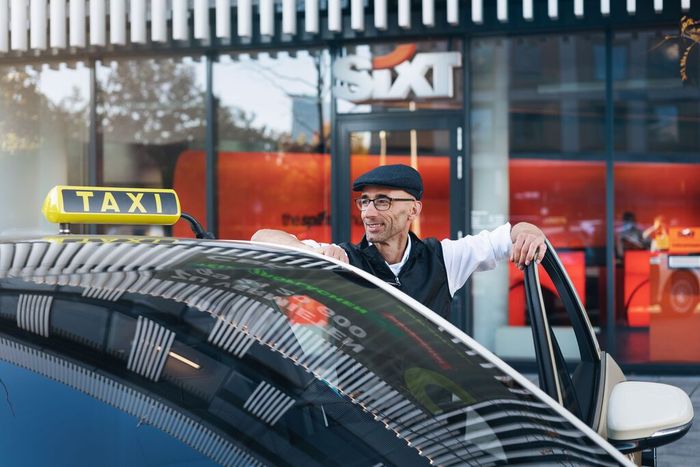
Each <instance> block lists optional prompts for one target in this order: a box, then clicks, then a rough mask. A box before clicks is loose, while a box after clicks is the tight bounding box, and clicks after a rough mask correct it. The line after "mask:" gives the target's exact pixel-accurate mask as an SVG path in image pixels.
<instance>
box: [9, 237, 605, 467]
mask: <svg viewBox="0 0 700 467" xmlns="http://www.w3.org/2000/svg"><path fill="white" fill-rule="evenodd" d="M76 245H77V246H76ZM0 277H5V279H3V280H2V281H0V332H3V333H5V334H6V336H7V342H8V344H7V345H8V346H14V348H22V349H27V350H23V352H25V353H31V352H30V350H31V349H34V348H36V347H37V346H40V347H41V348H42V349H44V350H43V351H49V350H50V352H51V353H50V356H49V357H46V358H45V359H44V360H45V361H46V362H48V363H50V365H48V367H49V369H44V368H45V367H44V366H42V365H44V363H43V361H42V365H39V364H37V365H34V366H28V365H27V364H25V363H22V362H20V361H19V360H17V359H14V360H13V359H12V358H8V357H6V353H5V352H0V358H2V359H5V360H6V361H10V362H11V363H14V364H16V365H20V366H23V367H25V368H29V369H31V370H32V371H35V372H37V373H39V374H42V375H45V376H47V377H49V378H51V379H54V380H56V381H61V382H63V383H65V384H66V385H68V386H71V387H73V388H75V389H77V390H79V391H81V392H83V393H85V394H88V395H91V396H92V397H94V398H96V399H98V400H101V401H104V402H107V403H108V404H110V405H112V406H113V407H116V408H119V409H121V410H123V411H124V412H126V413H127V414H129V415H131V416H134V417H136V418H137V419H139V420H140V419H143V420H145V421H148V424H149V426H153V427H156V428H158V429H159V430H162V431H164V432H165V433H168V434H170V435H172V437H173V438H175V439H178V440H180V441H182V442H184V443H185V444H188V445H190V446H191V447H193V448H194V449H195V451H197V452H199V453H201V454H203V455H204V456H206V457H207V458H209V459H211V460H214V461H215V462H218V463H221V464H224V465H233V464H235V462H234V460H235V459H248V457H245V456H249V458H250V459H251V462H253V461H252V459H255V461H256V462H261V463H263V464H274V465H333V464H340V463H347V462H348V459H353V460H354V461H353V462H355V463H357V464H358V465H421V464H425V465H427V464H429V463H431V462H432V463H434V464H439V465H451V464H455V463H460V464H472V463H479V464H487V465H488V464H499V463H502V462H513V461H518V462H535V463H539V464H541V463H543V462H544V463H546V462H550V461H551V462H570V463H576V462H586V463H589V464H596V465H616V462H615V461H614V459H613V458H612V457H610V455H609V454H608V453H606V452H605V450H604V449H603V448H602V447H601V446H599V445H598V444H596V442H595V441H593V440H592V439H589V438H587V437H586V436H583V435H582V433H581V432H580V431H579V430H578V429H577V428H576V427H575V426H574V425H572V424H571V422H569V421H568V420H567V419H566V418H565V417H563V416H562V415H560V414H558V413H557V412H556V411H554V410H553V409H552V408H550V407H549V406H548V405H547V404H546V403H544V402H541V401H540V400H539V399H538V398H536V397H535V396H533V395H532V394H531V393H530V392H529V391H528V390H527V389H525V388H523V387H522V386H520V384H519V383H517V382H516V381H515V380H514V379H513V378H511V377H510V376H508V375H507V374H504V373H503V372H502V371H501V370H499V369H498V368H497V367H496V366H494V365H493V364H492V363H490V362H488V361H487V360H485V359H484V358H483V357H481V356H480V355H479V354H478V353H477V352H476V351H474V350H473V349H471V348H469V347H468V346H467V345H465V344H464V342H463V341H462V340H461V339H460V338H457V337H455V336H452V335H451V334H449V333H448V332H446V331H445V330H443V329H441V328H439V327H437V326H436V325H434V324H433V323H432V322H430V321H429V320H428V319H427V318H425V317H423V316H422V315H420V314H418V313H416V312H414V311H413V310H411V309H410V307H408V306H407V305H406V304H404V303H403V302H401V301H400V300H398V299H397V298H395V297H393V296H392V295H389V294H387V293H386V292H384V291H383V290H381V289H379V288H378V287H377V286H376V285H374V284H372V283H370V282H368V281H366V280H364V279H361V278H359V277H357V276H355V275H354V274H352V273H350V272H349V271H347V270H345V269H343V268H342V267H340V266H337V265H335V264H331V263H328V262H326V261H324V260H319V259H318V258H315V257H311V256H306V255H303V254H298V253H289V252H281V251H276V250H259V249H258V247H257V246H254V245H249V244H242V245H235V246H234V245H231V244H223V243H216V242H212V243H207V244H201V243H195V242H191V243H188V242H182V243H178V244H158V245H147V244H129V243H118V242H117V243H95V242H87V243H82V244H76V243H66V242H64V243H60V244H58V243H23V244H16V245H15V244H4V245H0ZM18 323H24V324H22V325H20V326H18ZM20 353H21V352H20ZM8 355H9V354H8ZM47 355H48V354H47ZM53 355H56V357H55V358H54V357H53ZM58 368H69V369H71V370H70V372H68V374H69V376H66V377H65V378H64V377H62V376H61V377H59V376H56V375H57V374H62V373H61V372H62V371H65V370H60V371H59V370H58ZM86 378H87V379H86ZM76 380H77V381H83V382H82V383H75V382H74V381H76ZM100 382H102V383H100ZM97 383H100V384H97ZM105 385H107V386H109V387H111V388H112V389H113V390H114V388H121V389H119V390H117V392H118V393H119V392H120V391H121V393H123V395H122V396H120V397H122V398H123V399H124V400H126V401H127V402H124V403H123V404H121V403H116V402H113V401H111V400H107V399H105V397H104V387H103V386H105ZM119 400H122V399H119ZM128 401H131V402H128ZM137 401H141V406H142V407H145V408H143V410H146V412H139V413H137V412H135V411H134V409H133V405H129V404H134V403H135V402H137ZM144 401H145V402H144ZM136 405H138V404H136ZM144 414H145V415H144ZM34 423H39V422H38V420H34ZM173 423H174V425H173ZM206 433H208V434H206ZM187 436H191V438H188V437H187ZM226 453H229V454H226ZM230 453H234V454H230ZM227 456H229V457H227ZM231 456H232V457H231ZM232 459H233V460H232ZM246 462H247V461H246Z"/></svg>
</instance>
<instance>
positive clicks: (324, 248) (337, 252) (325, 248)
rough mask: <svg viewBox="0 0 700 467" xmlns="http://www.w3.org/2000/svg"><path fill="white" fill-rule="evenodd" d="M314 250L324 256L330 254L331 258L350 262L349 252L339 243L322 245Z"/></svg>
mask: <svg viewBox="0 0 700 467" xmlns="http://www.w3.org/2000/svg"><path fill="white" fill-rule="evenodd" d="M314 251H315V252H316V253H320V254H322V255H324V256H330V257H331V258H335V259H337V260H339V261H342V262H343V263H349V262H350V260H349V259H348V254H347V253H345V250H343V249H342V248H340V247H339V246H337V245H321V246H319V247H317V248H314Z"/></svg>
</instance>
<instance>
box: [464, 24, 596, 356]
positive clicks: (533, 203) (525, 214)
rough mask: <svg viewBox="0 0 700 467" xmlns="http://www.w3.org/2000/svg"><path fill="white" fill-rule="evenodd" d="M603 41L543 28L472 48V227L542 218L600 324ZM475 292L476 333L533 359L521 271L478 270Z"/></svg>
mask: <svg viewBox="0 0 700 467" xmlns="http://www.w3.org/2000/svg"><path fill="white" fill-rule="evenodd" d="M604 43H605V41H604V35H603V34H602V33H598V34H595V33H585V34H583V33H582V34H566V35H563V34H548V35H546V36H527V37H518V38H486V39H477V40H474V41H473V42H472V45H471V47H470V52H471V56H470V69H471V70H472V76H471V82H472V90H471V108H472V118H471V121H472V127H471V141H472V176H471V180H472V207H473V211H472V228H473V231H474V232H473V233H477V232H479V231H480V230H482V229H493V228H495V227H497V226H498V225H500V224H502V223H503V222H505V221H507V220H509V221H510V222H511V223H512V224H515V223H517V222H521V221H526V222H530V223H533V224H535V225H538V226H540V227H541V228H542V229H543V230H544V232H545V234H546V235H547V237H548V238H549V239H550V241H551V242H552V244H553V245H554V247H555V248H556V249H557V252H558V254H559V256H560V258H561V260H562V262H563V263H564V265H565V267H566V268H567V270H568V272H569V275H570V276H571V278H572V281H573V282H574V286H575V288H576V289H577V291H578V293H579V295H580V297H581V299H582V301H583V302H584V304H585V306H586V307H587V310H588V312H589V315H590V317H591V320H592V321H593V324H594V325H596V326H599V325H601V324H603V323H605V319H604V318H605V316H604V313H605V311H604V309H603V308H602V306H603V305H604V304H605V287H604V285H605V282H604V281H605V277H606V276H605V248H606V244H605V232H606V230H605V229H606V225H605V163H604V162H603V157H604V156H603V154H604V149H605V139H604V135H605V132H604V121H605V119H604V115H605V113H604V110H605V81H604V80H603V79H601V76H602V77H603V78H604V76H605V74H604V73H603V74H602V75H601V74H600V66H601V65H600V63H599V61H598V60H597V55H596V53H595V50H596V48H597V47H600V46H602V45H603V44H604ZM543 285H544V286H545V290H544V291H543V293H545V294H546V293H547V291H548V290H549V289H547V284H546V283H544V284H543ZM550 289H551V288H550ZM549 291H550V292H551V297H550V298H551V300H552V303H556V300H557V298H556V294H555V292H554V291H553V289H552V290H549ZM472 293H473V303H474V312H473V321H474V335H475V338H476V339H477V340H479V341H480V342H482V343H484V344H485V345H486V346H487V347H489V348H491V349H492V350H494V351H495V352H496V353H497V354H499V355H501V356H503V357H505V358H511V359H523V358H525V359H534V353H533V351H534V350H533V349H534V348H533V346H532V334H531V330H530V328H529V321H528V318H527V313H526V311H525V300H524V284H523V274H522V272H521V271H519V270H517V268H515V267H514V266H512V265H500V266H498V267H497V268H496V269H495V270H494V271H489V272H485V273H479V274H475V275H474V277H473V279H472ZM545 298H547V297H545ZM557 324H561V325H562V326H567V323H564V322H563V323H553V325H557ZM563 336H564V337H562V339H564V338H566V336H569V337H572V336H573V333H566V332H564V333H563Z"/></svg>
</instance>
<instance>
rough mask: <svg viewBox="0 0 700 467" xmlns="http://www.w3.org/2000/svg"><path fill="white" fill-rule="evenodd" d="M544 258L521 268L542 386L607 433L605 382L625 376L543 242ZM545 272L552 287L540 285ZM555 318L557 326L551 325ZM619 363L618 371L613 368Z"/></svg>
mask: <svg viewBox="0 0 700 467" xmlns="http://www.w3.org/2000/svg"><path fill="white" fill-rule="evenodd" d="M547 247H548V248H547V254H546V255H545V257H544V259H543V260H542V263H541V264H540V265H539V266H537V267H535V266H531V267H528V268H526V270H525V296H526V301H527V312H528V316H529V318H530V322H531V323H532V333H533V340H534V344H535V355H536V359H537V368H538V377H539V382H540V387H541V388H542V389H543V390H544V391H545V392H546V393H547V394H549V395H550V396H551V397H552V398H554V399H555V400H556V401H558V402H559V403H561V404H562V405H563V406H564V407H566V408H567V409H568V410H569V411H570V412H572V413H573V414H574V415H576V416H577V417H578V418H580V419H581V420H582V421H584V422H585V423H586V424H587V425H589V426H590V427H591V428H593V429H594V430H596V431H598V432H599V433H600V434H602V435H603V436H605V429H604V426H605V424H604V423H601V420H604V415H605V413H604V412H605V401H606V393H607V392H609V391H610V390H611V388H610V389H608V390H607V391H606V389H605V388H606V386H609V385H611V384H612V385H614V384H616V383H617V382H619V381H622V380H624V375H622V372H620V371H619V368H618V367H617V364H615V363H614V361H613V360H612V359H611V358H610V357H609V356H608V355H607V354H605V352H602V351H601V349H600V347H599V345H598V341H597V339H596V336H595V332H594V330H593V327H592V326H591V323H590V321H589V319H588V315H587V314H586V312H585V310H584V308H583V305H582V304H581V301H580V300H579V298H578V295H577V294H576V291H575V289H574V286H573V284H572V283H571V280H570V279H569V277H568V275H567V273H566V270H565V269H564V267H563V266H562V263H561V261H560V259H559V257H558V256H557V254H556V252H555V251H554V249H553V248H552V246H551V244H549V243H548V244H547ZM544 276H548V278H549V279H550V280H551V283H552V284H553V285H554V290H552V289H551V288H545V287H543V286H542V282H543V279H544ZM553 322H556V323H559V324H560V325H559V326H554V325H552V323H553ZM615 368H617V371H611V370H614V369H615Z"/></svg>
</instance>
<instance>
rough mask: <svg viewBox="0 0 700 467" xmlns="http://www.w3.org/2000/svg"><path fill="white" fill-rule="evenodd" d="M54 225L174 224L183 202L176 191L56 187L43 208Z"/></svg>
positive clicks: (178, 216)
mask: <svg viewBox="0 0 700 467" xmlns="http://www.w3.org/2000/svg"><path fill="white" fill-rule="evenodd" d="M42 211H43V212H44V215H45V216H46V218H47V219H48V220H49V221H50V222H56V223H66V224H70V223H78V224H81V223H96V224H161V225H163V224H166V225H169V224H174V223H175V222H177V221H178V219H179V218H180V201H179V200H178V198H177V194H176V193H175V191H174V190H167V189H148V188H106V187H78V186H56V187H54V188H52V189H51V191H49V194H48V195H47V196H46V199H45V200H44V205H43V208H42Z"/></svg>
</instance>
